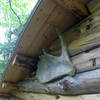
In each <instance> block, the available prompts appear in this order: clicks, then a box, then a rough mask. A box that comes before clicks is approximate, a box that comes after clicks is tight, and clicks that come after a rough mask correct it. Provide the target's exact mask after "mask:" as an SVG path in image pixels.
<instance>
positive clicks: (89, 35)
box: [49, 11, 100, 56]
mask: <svg viewBox="0 0 100 100" xmlns="http://www.w3.org/2000/svg"><path fill="white" fill-rule="evenodd" d="M99 16H100V11H97V12H96V13H93V14H92V15H90V16H89V17H88V18H86V19H85V20H83V21H82V22H80V23H79V24H77V25H76V26H74V27H73V28H71V29H69V30H68V31H67V32H65V33H64V37H65V39H66V41H67V44H68V50H69V53H70V55H71V56H73V55H76V54H78V53H80V52H83V51H86V50H89V49H90V48H93V47H96V46H98V45H100V42H99V40H100V32H99V31H100V17H99ZM49 50H50V53H51V54H54V55H57V54H59V53H60V42H59V40H55V42H53V44H52V45H51V46H50V49H49Z"/></svg>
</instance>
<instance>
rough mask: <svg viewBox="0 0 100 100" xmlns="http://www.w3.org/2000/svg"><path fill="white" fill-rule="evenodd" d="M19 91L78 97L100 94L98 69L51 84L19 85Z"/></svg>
mask: <svg viewBox="0 0 100 100" xmlns="http://www.w3.org/2000/svg"><path fill="white" fill-rule="evenodd" d="M18 86H19V90H21V91H25V92H36V93H48V94H60V95H80V94H90V93H100V69H96V70H93V71H89V72H84V73H79V74H76V75H75V76H74V77H65V78H63V79H60V80H55V81H53V82H51V83H47V84H41V83H40V82H39V81H38V80H35V81H25V82H21V83H19V85H18Z"/></svg>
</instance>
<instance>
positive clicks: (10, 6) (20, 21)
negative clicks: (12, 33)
mask: <svg viewBox="0 0 100 100" xmlns="http://www.w3.org/2000/svg"><path fill="white" fill-rule="evenodd" d="M9 6H10V9H11V10H12V12H13V13H14V14H15V15H16V17H17V18H18V20H19V23H20V25H22V22H21V19H20V17H19V16H18V15H17V13H16V12H15V11H14V9H13V8H12V4H11V0H9Z"/></svg>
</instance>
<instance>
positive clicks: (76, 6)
mask: <svg viewBox="0 0 100 100" xmlns="http://www.w3.org/2000/svg"><path fill="white" fill-rule="evenodd" d="M56 2H57V3H58V4H59V5H61V6H62V7H64V8H65V9H67V10H69V11H70V12H71V13H73V14H74V15H75V16H76V17H78V18H83V17H86V16H88V11H87V9H86V8H85V6H84V5H83V4H82V3H80V2H78V1H77V0H56Z"/></svg>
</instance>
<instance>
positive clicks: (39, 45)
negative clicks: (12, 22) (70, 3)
mask: <svg viewBox="0 0 100 100" xmlns="http://www.w3.org/2000/svg"><path fill="white" fill-rule="evenodd" d="M84 1H85V0H84ZM86 1H87V0H86ZM36 8H37V9H36V10H35V12H34V15H32V18H31V20H30V22H29V24H28V25H27V27H26V28H25V31H24V32H23V34H22V36H21V38H20V39H19V41H18V43H17V45H16V49H15V50H14V53H13V55H12V57H11V59H10V62H9V64H8V67H7V69H6V71H5V74H4V79H3V81H7V82H17V81H19V80H21V79H22V78H23V77H24V75H25V74H26V73H27V71H26V69H24V71H23V69H22V68H20V67H18V66H12V61H13V59H14V57H15V55H16V54H17V53H21V54H25V55H30V56H37V55H39V53H40V52H41V51H42V49H43V48H45V47H47V46H48V45H49V44H50V43H51V42H52V41H53V40H55V38H57V36H56V33H55V31H54V30H53V29H52V27H51V26H50V23H54V24H56V25H57V26H58V27H59V28H60V29H61V30H62V31H64V30H65V29H67V28H69V27H71V26H72V25H73V24H75V23H76V22H77V21H78V19H76V18H75V17H74V16H73V15H72V14H71V13H69V12H68V11H66V10H65V9H64V8H63V7H60V6H59V5H57V4H56V2H55V1H54V0H42V1H41V2H40V3H39V5H38V6H37V7H36Z"/></svg>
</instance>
